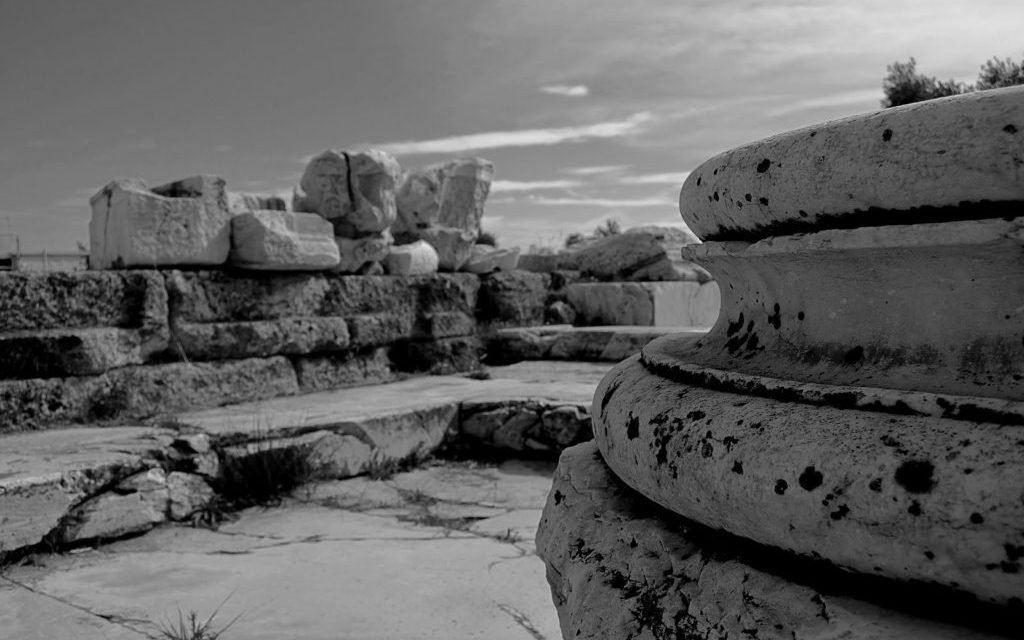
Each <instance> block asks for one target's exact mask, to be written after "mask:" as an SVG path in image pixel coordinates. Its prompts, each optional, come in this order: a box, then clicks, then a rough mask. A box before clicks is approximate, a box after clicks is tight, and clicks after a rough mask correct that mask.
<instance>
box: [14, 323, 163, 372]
mask: <svg viewBox="0 0 1024 640" xmlns="http://www.w3.org/2000/svg"><path fill="white" fill-rule="evenodd" d="M141 346H142V338H141V336H140V335H139V331H138V330H137V329H118V328H115V327H103V328H95V329H44V330H36V331H17V332H12V333H4V334H0V378H50V377H63V376H87V375H98V374H101V373H104V372H105V371H108V370H110V369H116V368H119V367H124V366H127V365H132V364H142V362H143V359H144V358H143V355H142V350H141Z"/></svg>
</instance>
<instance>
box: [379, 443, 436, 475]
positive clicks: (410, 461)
mask: <svg viewBox="0 0 1024 640" xmlns="http://www.w3.org/2000/svg"><path fill="white" fill-rule="evenodd" d="M429 459H430V455H429V454H425V453H423V448H422V447H417V448H416V450H415V451H413V452H412V453H410V454H409V455H407V456H405V457H404V458H384V457H383V456H379V455H375V456H374V457H373V458H371V459H370V463H369V464H368V465H367V467H366V475H368V476H369V477H370V480H390V479H391V478H392V477H394V475H395V474H396V473H401V472H403V471H408V470H409V469H414V468H416V467H418V466H420V465H421V464H423V463H424V462H426V461H428V460H429Z"/></svg>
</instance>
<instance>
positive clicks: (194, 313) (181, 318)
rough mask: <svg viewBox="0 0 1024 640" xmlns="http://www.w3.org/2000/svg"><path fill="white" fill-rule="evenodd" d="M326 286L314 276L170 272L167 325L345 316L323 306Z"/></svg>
mask: <svg viewBox="0 0 1024 640" xmlns="http://www.w3.org/2000/svg"><path fill="white" fill-rule="evenodd" d="M334 279H335V278H331V281H332V282H333V280H334ZM329 288H330V285H329V281H328V279H327V278H326V277H324V276H323V275H319V274H275V275H273V276H267V275H260V276H255V275H252V276H250V275H240V274H237V273H228V272H223V271H198V272H182V271H173V272H171V273H169V274H168V275H167V291H168V295H169V296H170V314H171V324H184V323H208V322H248V321H257V320H277V319H279V318H291V317H316V316H343V315H345V314H343V313H334V312H333V310H332V309H331V308H328V307H329V305H328V297H329Z"/></svg>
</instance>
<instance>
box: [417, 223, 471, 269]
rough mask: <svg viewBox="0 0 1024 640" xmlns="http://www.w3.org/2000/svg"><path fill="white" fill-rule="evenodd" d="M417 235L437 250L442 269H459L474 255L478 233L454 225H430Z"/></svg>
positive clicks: (439, 264)
mask: <svg viewBox="0 0 1024 640" xmlns="http://www.w3.org/2000/svg"><path fill="white" fill-rule="evenodd" d="M417 237H419V238H420V239H422V240H423V241H424V242H426V243H427V244H429V245H430V246H431V247H433V248H434V251H436V252H437V260H438V262H437V268H438V269H439V270H441V271H458V270H459V269H461V268H462V266H463V265H465V264H466V262H468V261H469V259H470V257H472V255H473V247H474V246H475V245H474V243H475V242H476V235H474V234H472V233H470V232H468V231H465V230H463V229H456V228H453V227H430V228H429V229H421V230H420V231H419V232H418V234H417Z"/></svg>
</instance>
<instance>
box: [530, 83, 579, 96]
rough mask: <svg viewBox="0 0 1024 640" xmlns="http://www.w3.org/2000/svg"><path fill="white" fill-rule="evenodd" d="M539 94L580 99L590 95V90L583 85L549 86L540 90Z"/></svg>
mask: <svg viewBox="0 0 1024 640" xmlns="http://www.w3.org/2000/svg"><path fill="white" fill-rule="evenodd" d="M540 92H541V93H549V94H551V95H553V96H566V97H569V98H581V97H583V96H587V95H590V89H589V88H587V85H584V84H573V85H569V84H551V85H548V86H546V87H541V88H540Z"/></svg>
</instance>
